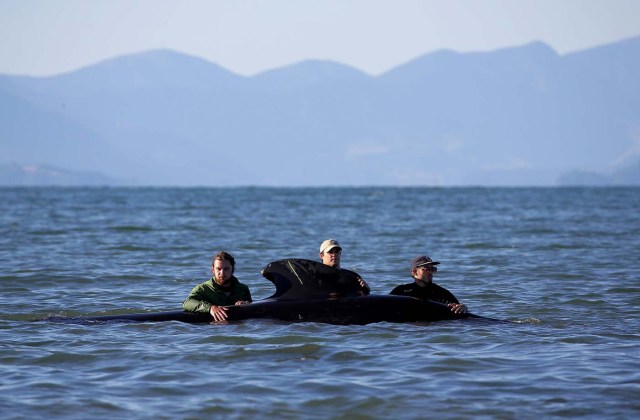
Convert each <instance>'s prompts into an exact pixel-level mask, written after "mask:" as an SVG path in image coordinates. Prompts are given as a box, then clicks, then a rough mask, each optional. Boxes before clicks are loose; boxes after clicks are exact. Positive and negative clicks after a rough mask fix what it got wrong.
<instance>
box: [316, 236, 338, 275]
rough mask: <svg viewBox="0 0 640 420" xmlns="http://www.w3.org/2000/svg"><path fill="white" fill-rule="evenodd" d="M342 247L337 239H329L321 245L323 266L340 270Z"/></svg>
mask: <svg viewBox="0 0 640 420" xmlns="http://www.w3.org/2000/svg"><path fill="white" fill-rule="evenodd" d="M341 255H342V247H341V246H340V244H339V243H338V241H336V240H335V239H327V240H326V241H324V242H322V243H321V244H320V259H321V260H322V263H323V264H326V265H329V266H331V267H335V268H340V257H341Z"/></svg>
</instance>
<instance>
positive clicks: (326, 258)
mask: <svg viewBox="0 0 640 420" xmlns="http://www.w3.org/2000/svg"><path fill="white" fill-rule="evenodd" d="M341 257H342V247H341V246H340V243H339V242H338V241H336V240H335V239H327V240H326V241H323V242H322V243H321V244H320V260H322V263H323V264H324V265H328V266H330V267H334V268H340V259H341ZM345 271H347V272H349V273H351V274H353V275H354V276H355V277H356V278H357V281H358V285H359V290H358V294H359V295H361V296H366V295H368V294H369V293H370V292H371V289H369V285H368V284H367V282H366V281H364V280H363V279H362V277H360V275H359V274H358V273H356V272H354V271H349V270H345Z"/></svg>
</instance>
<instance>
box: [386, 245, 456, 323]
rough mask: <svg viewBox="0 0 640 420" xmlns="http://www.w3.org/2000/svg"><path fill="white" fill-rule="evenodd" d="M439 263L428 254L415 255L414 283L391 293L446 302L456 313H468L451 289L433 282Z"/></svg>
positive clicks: (412, 262)
mask: <svg viewBox="0 0 640 420" xmlns="http://www.w3.org/2000/svg"><path fill="white" fill-rule="evenodd" d="M438 264H440V263H439V262H438V261H433V260H432V259H431V258H429V257H427V256H426V255H421V256H419V257H415V258H414V259H413V260H411V276H412V277H413V280H414V281H413V283H407V284H403V285H400V286H397V287H396V288H395V289H393V290H392V291H391V294H392V295H403V296H411V297H414V298H418V299H421V300H432V301H434V302H440V303H444V304H445V305H447V306H449V307H450V308H451V311H452V312H455V313H456V314H464V313H466V312H467V307H466V306H465V305H463V304H461V303H460V302H458V299H456V297H455V296H454V295H453V294H452V293H451V292H450V291H448V290H447V289H445V288H444V287H441V286H438V285H437V284H435V283H433V273H435V272H436V271H438V267H436V265H438Z"/></svg>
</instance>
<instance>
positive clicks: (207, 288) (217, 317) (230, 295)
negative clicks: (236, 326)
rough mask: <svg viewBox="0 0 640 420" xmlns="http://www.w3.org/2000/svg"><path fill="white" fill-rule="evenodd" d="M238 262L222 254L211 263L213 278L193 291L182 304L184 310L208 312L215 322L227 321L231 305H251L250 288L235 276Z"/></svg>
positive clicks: (229, 255) (227, 254)
mask: <svg viewBox="0 0 640 420" xmlns="http://www.w3.org/2000/svg"><path fill="white" fill-rule="evenodd" d="M235 268H236V260H235V259H234V258H233V256H231V254H229V253H228V252H224V251H223V252H220V253H218V254H216V255H215V256H214V257H213V260H212V261H211V274H212V277H211V278H210V279H209V280H208V281H205V282H204V283H200V284H199V285H197V286H196V287H194V288H193V290H191V293H189V296H187V298H186V299H185V300H184V302H182V308H183V309H184V310H185V311H189V312H208V313H210V314H211V316H212V317H213V320H214V321H225V320H226V319H227V308H225V306H229V305H244V304H247V303H251V302H252V300H251V293H250V292H249V288H248V287H247V286H246V285H244V284H242V283H240V282H239V281H238V279H237V278H235V276H234V275H233V272H234V270H235Z"/></svg>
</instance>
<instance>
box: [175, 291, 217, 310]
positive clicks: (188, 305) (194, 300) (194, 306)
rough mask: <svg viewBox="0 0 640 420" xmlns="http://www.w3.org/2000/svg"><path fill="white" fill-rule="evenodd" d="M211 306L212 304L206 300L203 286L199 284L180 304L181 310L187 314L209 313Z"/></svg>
mask: <svg viewBox="0 0 640 420" xmlns="http://www.w3.org/2000/svg"><path fill="white" fill-rule="evenodd" d="M212 305H213V303H212V302H210V301H209V300H208V299H207V293H206V289H205V286H204V285H203V284H199V285H197V286H196V287H194V288H193V290H191V293H189V296H187V298H186V299H185V300H184V302H182V309H184V310H185V311H189V312H205V313H209V311H210V310H211V306H212Z"/></svg>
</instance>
